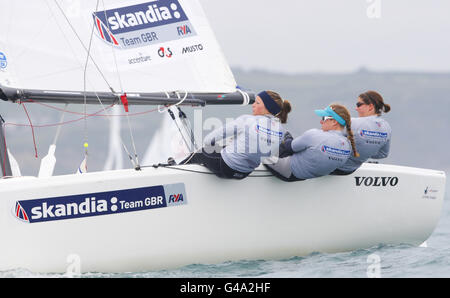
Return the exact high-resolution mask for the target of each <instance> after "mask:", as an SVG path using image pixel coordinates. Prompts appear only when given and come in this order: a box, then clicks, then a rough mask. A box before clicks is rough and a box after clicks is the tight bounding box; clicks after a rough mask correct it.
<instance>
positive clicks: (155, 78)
mask: <svg viewBox="0 0 450 298" xmlns="http://www.w3.org/2000/svg"><path fill="white" fill-rule="evenodd" d="M99 3H100V5H99V7H97V6H96V4H97V1H82V0H72V1H58V2H56V1H46V0H35V1H25V0H3V1H2V3H1V4H0V7H1V9H0V11H1V12H0V60H1V61H0V62H2V67H1V70H0V85H2V86H3V87H4V88H13V89H17V90H36V91H38V90H55V91H62V92H67V91H75V92H80V91H86V92H96V93H99V92H111V90H114V91H116V92H118V91H120V92H127V93H129V92H132V91H139V93H143V94H146V93H158V92H165V91H168V90H186V91H189V92H191V91H193V90H195V92H199V93H224V94H225V93H234V92H235V91H236V81H235V79H234V77H233V74H232V72H231V70H230V68H229V66H228V63H227V61H226V59H225V57H224V55H223V53H222V52H221V49H220V46H219V44H218V42H217V40H216V38H215V36H214V33H213V32H212V30H211V28H210V26H209V22H208V20H207V18H206V16H205V13H204V12H203V10H202V8H201V6H200V4H199V3H198V0H147V1H145V0H109V1H100V2H99ZM10 16H16V17H18V16H20V19H22V20H26V21H23V22H16V20H15V19H14V18H12V17H10ZM92 33H93V36H92V39H91V34H92ZM89 44H90V45H91V47H88V45H89ZM87 55H89V59H88V57H87ZM86 61H87V64H86ZM85 69H86V71H85ZM85 82H86V83H87V84H86V86H85ZM4 92H5V91H4ZM37 93H39V92H35V94H34V95H35V96H37ZM42 93H43V92H42ZM63 97H66V96H63Z"/></svg>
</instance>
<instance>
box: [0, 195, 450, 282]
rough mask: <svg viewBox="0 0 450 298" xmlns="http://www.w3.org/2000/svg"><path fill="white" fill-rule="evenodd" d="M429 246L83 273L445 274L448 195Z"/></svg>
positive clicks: (449, 244) (17, 273) (22, 273)
mask: <svg viewBox="0 0 450 298" xmlns="http://www.w3.org/2000/svg"><path fill="white" fill-rule="evenodd" d="M427 245H428V247H426V248H425V247H414V246H409V245H379V246H376V247H372V248H370V249H361V250H356V251H352V252H345V253H336V254H323V253H313V254H311V255H309V256H306V257H295V258H291V259H287V260H280V261H263V260H260V261H241V262H225V263H222V264H218V265H190V266H186V267H183V268H179V269H176V270H162V271H154V272H140V273H127V274H110V273H108V274H106V273H87V274H83V275H81V277H84V278H154V277H156V278H167V277H169V278H172V277H173V278H236V277H237V278H246V277H247V278H299V277H312V278H314V277H321V278H322V277H355V278H366V277H394V278H397V277H414V278H415V277H450V195H449V194H448V188H447V197H446V200H445V202H444V208H443V212H442V216H441V219H440V222H439V224H438V226H437V228H436V230H435V231H434V233H433V234H432V236H431V237H430V238H429V239H428V241H427ZM0 277H3V278H5V277H26V278H34V277H37V278H40V277H55V278H59V277H67V275H63V274H58V275H55V274H51V275H49V274H36V273H31V272H28V271H26V270H13V271H7V272H0Z"/></svg>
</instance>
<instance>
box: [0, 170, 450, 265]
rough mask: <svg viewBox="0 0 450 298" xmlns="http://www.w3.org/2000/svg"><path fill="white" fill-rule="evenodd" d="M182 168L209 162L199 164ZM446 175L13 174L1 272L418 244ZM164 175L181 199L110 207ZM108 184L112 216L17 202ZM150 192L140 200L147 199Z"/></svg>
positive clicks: (7, 189)
mask: <svg viewBox="0 0 450 298" xmlns="http://www.w3.org/2000/svg"><path fill="white" fill-rule="evenodd" d="M181 168H182V169H190V170H201V171H204V172H205V171H206V170H205V168H203V167H201V166H197V165H189V166H183V167H181ZM262 169H263V168H260V170H262ZM256 175H263V176H265V175H267V173H265V172H262V171H257V172H255V173H254V174H253V176H256ZM358 177H372V178H371V179H370V178H368V179H364V178H358ZM376 177H380V178H378V179H376ZM381 177H385V178H381ZM389 177H391V178H389ZM445 179H446V177H445V173H444V172H441V171H434V170H424V169H416V168H408V167H398V166H390V165H377V164H364V165H363V166H362V167H361V168H360V169H359V170H358V171H356V172H355V173H354V174H352V175H349V176H326V177H321V178H316V179H311V180H307V181H300V182H291V183H287V182H283V181H281V180H278V179H277V178H274V177H257V178H256V177H248V178H246V179H244V180H241V181H235V180H224V179H219V178H217V177H215V176H214V175H207V174H201V173H194V172H189V171H180V170H176V169H169V168H158V169H154V168H145V169H143V170H142V171H139V172H137V171H134V170H122V171H111V172H101V173H100V172H99V173H89V174H83V175H68V176H57V177H50V178H39V179H38V178H34V177H21V178H12V179H4V180H0V237H1V239H2V245H1V246H0V271H5V270H11V269H17V268H23V269H27V270H31V271H34V272H45V273H48V272H55V273H58V272H61V273H62V272H66V271H67V270H68V268H69V267H70V265H71V260H72V259H71V257H73V256H76V257H77V258H78V260H79V262H80V263H79V265H80V269H81V272H142V271H149V270H160V269H170V268H176V267H180V266H184V265H188V264H195V263H202V264H205V263H207V264H211V263H220V262H224V261H236V260H242V259H246V260H251V259H283V258H289V257H293V256H304V255H308V254H310V253H311V252H328V253H332V252H342V251H350V250H355V249H363V248H369V247H372V246H374V245H377V244H380V243H384V244H399V243H407V244H412V245H420V244H421V243H423V242H424V241H426V240H427V239H428V237H429V236H430V235H431V234H432V232H433V230H434V229H435V227H436V225H437V223H438V221H439V218H440V214H441V209H442V205H443V200H444V191H445ZM161 185H163V186H170V185H172V186H173V185H176V187H178V189H179V188H180V187H181V188H182V186H183V185H184V190H182V191H180V192H181V193H183V201H179V203H181V205H176V204H175V206H172V207H164V208H156V209H147V210H141V211H132V212H122V211H124V208H125V207H126V206H125V205H126V204H125V203H123V204H122V205H121V203H120V200H122V198H121V197H119V198H118V202H117V203H116V204H115V206H116V207H115V208H116V209H115V211H114V212H112V211H111V208H112V205H113V204H111V200H110V199H111V198H110V197H112V196H113V194H114V193H112V192H113V191H119V190H127V189H140V188H144V187H154V186H161ZM375 185H379V186H375ZM176 187H175V188H176ZM166 191H167V189H166ZM183 191H184V192H183ZM175 192H177V191H175ZM101 193H106V196H109V197H108V199H107V201H108V202H107V204H108V205H107V207H106V208H107V209H108V210H107V212H109V214H107V212H106V211H105V212H104V213H103V214H102V210H100V209H99V210H97V212H93V213H92V214H91V215H90V216H87V215H89V214H85V216H86V217H78V218H70V217H66V219H64V216H63V217H60V218H56V214H55V213H57V212H56V208H57V206H55V208H54V209H51V210H50V211H49V212H44V210H43V209H45V208H41V209H36V208H35V209H34V212H31V211H30V210H25V209H26V208H25V207H23V208H24V209H23V210H22V211H26V218H27V219H28V220H24V218H23V214H21V215H20V214H19V215H18V209H17V204H16V203H17V202H20V203H21V204H22V205H23V206H26V205H27V204H31V202H35V203H33V204H34V205H33V206H37V204H38V203H39V204H41V203H42V202H43V201H45V202H46V204H47V205H45V206H46V207H48V206H49V205H50V204H51V202H52V200H54V201H55V202H57V200H58V199H56V198H58V197H59V198H60V197H66V196H74V195H83V197H86V198H93V197H95V198H96V200H97V201H96V203H99V202H100V201H101V200H100V197H101V195H99V194H101ZM174 194H175V193H174ZM166 195H167V196H169V194H168V193H166ZM144 196H146V195H145V194H144V195H143V196H139V195H138V196H137V197H136V198H132V200H134V201H135V202H136V204H139V203H138V202H139V201H144V200H145V198H144ZM150 196H151V195H149V197H150ZM52 198H55V199H52ZM128 199H130V198H128ZM149 199H151V198H149ZM68 200H70V199H68ZM166 200H168V197H167V199H166ZM90 202H91V201H90ZM148 202H150V201H148ZM55 204H56V203H55ZM143 204H144V205H145V203H143ZM41 205H42V204H41ZM41 205H40V206H41ZM45 206H44V207H45ZM86 206H87V204H85V206H84V207H86ZM103 207H104V206H103ZM128 207H129V204H128ZM95 208H97V207H95V206H92V208H91V211H92V210H95ZM80 210H81V209H80ZM19 211H20V210H19ZM85 211H86V210H85ZM128 211H130V210H128ZM39 212H40V213H41V214H39ZM66 212H68V211H67V210H66ZM72 212H76V211H72ZM19 213H20V212H19ZM44 213H46V216H47V218H43V217H44V215H43V214H44ZM39 215H40V218H39ZM51 215H54V217H51ZM33 217H34V219H33ZM36 218H37V219H36ZM34 220H35V222H33V221H34ZM38 220H44V221H42V222H38Z"/></svg>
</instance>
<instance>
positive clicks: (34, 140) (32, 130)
mask: <svg viewBox="0 0 450 298" xmlns="http://www.w3.org/2000/svg"><path fill="white" fill-rule="evenodd" d="M22 107H23V109H24V111H25V114H27V118H28V121H29V122H30V126H31V133H32V135H33V144H34V152H35V153H36V155H35V157H36V158H38V153H37V146H36V137H35V135H34V127H33V123H32V122H31V119H30V115H29V114H28V111H27V108H26V107H25V104H23V105H22Z"/></svg>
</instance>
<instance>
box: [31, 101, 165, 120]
mask: <svg viewBox="0 0 450 298" xmlns="http://www.w3.org/2000/svg"><path fill="white" fill-rule="evenodd" d="M22 103H33V104H38V105H41V106H44V107H46V108H49V109H53V110H56V111H60V112H62V111H64V110H63V109H61V108H58V107H54V106H51V105H47V104H44V103H42V102H35V101H33V100H23V101H22ZM115 105H116V104H112V105H110V106H108V107H107V109H108V110H109V109H111V108H112V107H113V106H115ZM102 111H103V109H101V110H100V111H98V112H96V113H93V114H84V113H80V112H73V111H65V112H66V113H68V114H74V115H83V116H86V117H125V116H126V114H120V115H105V114H100V112H102ZM157 111H158V109H157V108H155V109H151V110H148V111H143V112H138V113H131V114H130V116H140V115H145V114H149V113H154V112H157ZM163 112H165V111H163Z"/></svg>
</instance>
